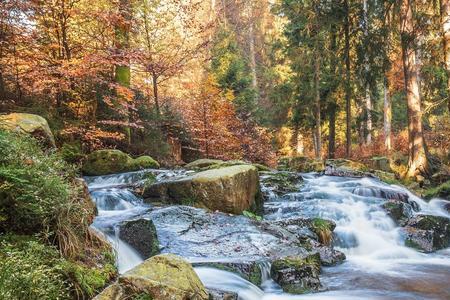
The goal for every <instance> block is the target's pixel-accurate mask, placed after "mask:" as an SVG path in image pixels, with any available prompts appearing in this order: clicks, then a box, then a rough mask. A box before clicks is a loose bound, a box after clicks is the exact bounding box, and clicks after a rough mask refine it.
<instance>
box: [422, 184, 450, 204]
mask: <svg viewBox="0 0 450 300" xmlns="http://www.w3.org/2000/svg"><path fill="white" fill-rule="evenodd" d="M424 196H425V198H426V199H432V198H443V199H447V200H450V181H447V182H444V183H443V184H441V185H439V186H437V187H434V188H431V189H429V190H427V191H426V192H425V195H424Z"/></svg>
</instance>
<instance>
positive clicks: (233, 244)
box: [149, 206, 308, 260]
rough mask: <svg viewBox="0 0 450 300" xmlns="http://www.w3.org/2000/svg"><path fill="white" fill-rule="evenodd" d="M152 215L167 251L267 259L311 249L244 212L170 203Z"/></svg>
mask: <svg viewBox="0 0 450 300" xmlns="http://www.w3.org/2000/svg"><path fill="white" fill-rule="evenodd" d="M149 218H151V219H152V220H153V222H154V224H155V226H156V228H157V230H158V238H159V241H160V243H161V245H162V252H164V253H174V254H178V255H182V256H184V257H190V258H199V257H200V258H201V257H203V258H206V257H207V258H208V259H214V260H221V259H224V258H227V259H237V260H258V259H264V260H265V259H275V258H278V257H284V256H289V255H301V254H306V253H307V252H308V251H307V250H306V249H305V248H304V247H302V245H301V244H300V243H298V240H297V239H296V238H295V236H294V235H292V234H291V238H284V237H283V236H280V235H278V234H275V233H274V232H270V231H268V230H265V228H264V227H260V226H259V225H258V224H260V222H257V221H255V220H252V219H249V218H246V217H244V216H231V215H228V214H224V213H210V212H207V211H205V210H203V209H198V208H193V207H188V206H171V207H165V208H161V209H155V210H153V211H152V212H150V214H149ZM287 234H289V233H287Z"/></svg>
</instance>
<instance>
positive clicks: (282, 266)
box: [270, 255, 322, 294]
mask: <svg viewBox="0 0 450 300" xmlns="http://www.w3.org/2000/svg"><path fill="white" fill-rule="evenodd" d="M319 274H320V262H319V257H318V255H312V256H307V257H296V256H292V257H285V258H281V259H278V260H276V261H274V262H273V263H272V267H271V269H270V276H271V277H272V279H273V280H274V281H275V282H277V283H278V284H279V285H280V286H281V288H282V289H283V291H284V292H286V293H290V294H304V293H308V292H313V291H319V290H320V289H321V288H322V285H321V283H320V279H319Z"/></svg>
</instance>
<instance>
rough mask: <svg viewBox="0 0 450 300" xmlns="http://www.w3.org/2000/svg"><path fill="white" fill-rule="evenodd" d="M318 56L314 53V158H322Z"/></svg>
mask: <svg viewBox="0 0 450 300" xmlns="http://www.w3.org/2000/svg"><path fill="white" fill-rule="evenodd" d="M317 52H318V51H317ZM319 57H320V56H319V55H318V54H316V58H315V61H314V117H315V119H316V124H315V127H314V131H315V133H314V136H315V138H316V143H315V145H316V147H315V152H316V153H315V154H316V159H322V132H321V123H322V122H321V117H320V112H321V108H320V58H319Z"/></svg>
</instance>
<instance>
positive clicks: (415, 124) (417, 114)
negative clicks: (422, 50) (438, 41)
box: [401, 0, 430, 177]
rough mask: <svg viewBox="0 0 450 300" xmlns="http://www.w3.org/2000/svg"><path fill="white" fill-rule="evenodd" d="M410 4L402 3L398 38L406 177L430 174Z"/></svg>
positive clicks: (407, 0)
mask: <svg viewBox="0 0 450 300" xmlns="http://www.w3.org/2000/svg"><path fill="white" fill-rule="evenodd" d="M413 5H414V1H413V0H402V8H401V36H402V54H403V68H404V74H405V90H406V95H407V96H406V97H407V105H408V133H409V143H408V144H409V161H408V171H407V174H406V175H407V176H408V177H415V176H417V175H419V174H423V175H428V174H430V165H429V162H428V159H427V152H426V147H425V140H424V137H423V126H422V108H421V99H420V88H419V70H418V65H417V59H416V51H415V49H414V34H415V33H414V16H413V7H412V6H413Z"/></svg>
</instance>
